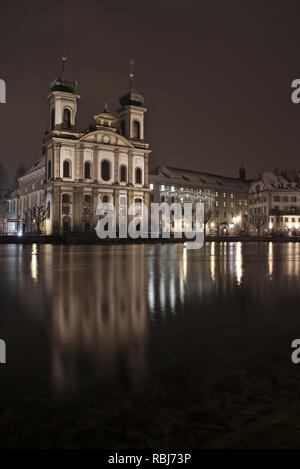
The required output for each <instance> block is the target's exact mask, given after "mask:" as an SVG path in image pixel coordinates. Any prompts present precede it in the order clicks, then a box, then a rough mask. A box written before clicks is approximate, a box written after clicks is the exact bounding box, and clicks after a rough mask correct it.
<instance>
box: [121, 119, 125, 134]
mask: <svg viewBox="0 0 300 469" xmlns="http://www.w3.org/2000/svg"><path fill="white" fill-rule="evenodd" d="M121 134H122V135H125V121H124V120H122V121H121Z"/></svg>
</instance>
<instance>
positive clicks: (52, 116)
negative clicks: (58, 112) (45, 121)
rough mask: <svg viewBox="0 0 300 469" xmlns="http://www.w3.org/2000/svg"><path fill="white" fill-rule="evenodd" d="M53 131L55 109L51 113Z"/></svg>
mask: <svg viewBox="0 0 300 469" xmlns="http://www.w3.org/2000/svg"><path fill="white" fill-rule="evenodd" d="M50 125H51V130H54V126H55V109H54V108H53V109H52V111H51V123H50Z"/></svg>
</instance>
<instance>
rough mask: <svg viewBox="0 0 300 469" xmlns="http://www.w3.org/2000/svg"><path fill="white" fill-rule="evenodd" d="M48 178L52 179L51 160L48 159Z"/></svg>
mask: <svg viewBox="0 0 300 469" xmlns="http://www.w3.org/2000/svg"><path fill="white" fill-rule="evenodd" d="M48 179H51V160H49V161H48Z"/></svg>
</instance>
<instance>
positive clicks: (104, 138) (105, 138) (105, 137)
mask: <svg viewBox="0 0 300 469" xmlns="http://www.w3.org/2000/svg"><path fill="white" fill-rule="evenodd" d="M109 142H110V138H109V136H108V135H104V137H103V143H109Z"/></svg>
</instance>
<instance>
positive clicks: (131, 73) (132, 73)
mask: <svg viewBox="0 0 300 469" xmlns="http://www.w3.org/2000/svg"><path fill="white" fill-rule="evenodd" d="M129 65H130V71H129V80H130V91H132V90H133V79H134V60H133V59H130V61H129Z"/></svg>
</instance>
